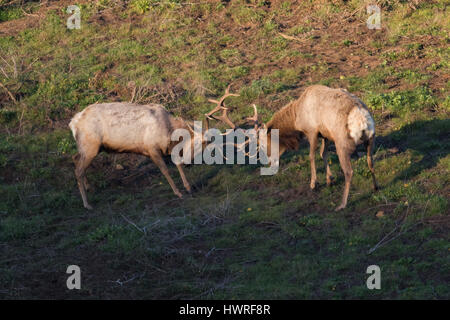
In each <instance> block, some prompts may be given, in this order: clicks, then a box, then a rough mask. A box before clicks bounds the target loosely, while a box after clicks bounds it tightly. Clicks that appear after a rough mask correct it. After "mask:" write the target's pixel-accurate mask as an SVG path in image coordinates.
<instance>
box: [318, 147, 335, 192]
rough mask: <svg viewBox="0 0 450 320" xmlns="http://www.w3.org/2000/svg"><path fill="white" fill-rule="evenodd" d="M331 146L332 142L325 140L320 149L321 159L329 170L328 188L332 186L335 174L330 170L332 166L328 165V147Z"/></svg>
mask: <svg viewBox="0 0 450 320" xmlns="http://www.w3.org/2000/svg"><path fill="white" fill-rule="evenodd" d="M329 145H330V140H328V139H326V138H323V139H322V145H321V147H320V157H321V158H322V159H323V161H324V163H325V168H326V170H327V186H329V185H330V184H331V182H332V181H333V173H332V172H331V169H330V164H329V163H328V147H329Z"/></svg>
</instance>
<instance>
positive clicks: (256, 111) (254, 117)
mask: <svg viewBox="0 0 450 320" xmlns="http://www.w3.org/2000/svg"><path fill="white" fill-rule="evenodd" d="M253 110H254V111H255V113H254V114H253V116H252V117H248V118H246V119H247V120H249V121H253V122H254V123H255V129H257V128H258V126H259V121H258V108H257V107H256V105H255V104H253Z"/></svg>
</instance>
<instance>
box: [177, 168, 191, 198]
mask: <svg viewBox="0 0 450 320" xmlns="http://www.w3.org/2000/svg"><path fill="white" fill-rule="evenodd" d="M177 168H178V172H180V176H181V180H183V185H184V187H185V188H186V190H187V192H189V193H191V186H190V184H189V181H188V180H187V179H186V176H185V175H184V171H183V165H182V164H181V163H179V164H177Z"/></svg>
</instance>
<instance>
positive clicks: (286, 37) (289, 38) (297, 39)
mask: <svg viewBox="0 0 450 320" xmlns="http://www.w3.org/2000/svg"><path fill="white" fill-rule="evenodd" d="M278 34H279V35H280V36H282V37H283V38H285V39H287V40H295V41H302V40H303V39H300V38H297V37H293V36H288V35H287V34H284V33H281V32H278Z"/></svg>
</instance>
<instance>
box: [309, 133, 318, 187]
mask: <svg viewBox="0 0 450 320" xmlns="http://www.w3.org/2000/svg"><path fill="white" fill-rule="evenodd" d="M308 140H309V162H310V164H311V184H310V187H311V189H314V188H315V187H316V180H317V176H316V157H315V151H316V148H317V134H314V135H310V136H308Z"/></svg>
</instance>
